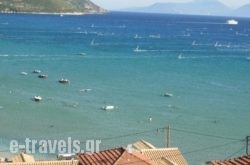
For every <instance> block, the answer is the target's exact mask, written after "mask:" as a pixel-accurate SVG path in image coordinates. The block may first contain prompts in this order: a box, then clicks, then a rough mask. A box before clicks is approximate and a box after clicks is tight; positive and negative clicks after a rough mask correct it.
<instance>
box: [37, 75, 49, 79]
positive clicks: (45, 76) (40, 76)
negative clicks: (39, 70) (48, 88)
mask: <svg viewBox="0 0 250 165" xmlns="http://www.w3.org/2000/svg"><path fill="white" fill-rule="evenodd" d="M38 77H39V78H43V79H45V78H47V77H48V75H46V74H40V75H38Z"/></svg>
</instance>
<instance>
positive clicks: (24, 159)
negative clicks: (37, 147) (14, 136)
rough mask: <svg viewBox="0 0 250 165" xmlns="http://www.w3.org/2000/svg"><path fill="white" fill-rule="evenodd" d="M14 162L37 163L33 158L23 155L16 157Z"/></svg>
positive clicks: (13, 159)
mask: <svg viewBox="0 0 250 165" xmlns="http://www.w3.org/2000/svg"><path fill="white" fill-rule="evenodd" d="M12 162H13V163H15V162H35V159H34V157H33V156H31V155H28V154H25V153H21V154H19V155H16V156H14V157H13V158H12Z"/></svg>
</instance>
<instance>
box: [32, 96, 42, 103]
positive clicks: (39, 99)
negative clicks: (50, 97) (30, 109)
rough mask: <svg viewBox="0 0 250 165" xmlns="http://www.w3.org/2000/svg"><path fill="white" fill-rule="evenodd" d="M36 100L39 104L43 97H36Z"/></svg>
mask: <svg viewBox="0 0 250 165" xmlns="http://www.w3.org/2000/svg"><path fill="white" fill-rule="evenodd" d="M34 100H35V101H37V102H39V101H41V100H42V97H41V96H34Z"/></svg>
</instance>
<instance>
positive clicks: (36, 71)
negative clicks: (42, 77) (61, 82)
mask: <svg viewBox="0 0 250 165" xmlns="http://www.w3.org/2000/svg"><path fill="white" fill-rule="evenodd" d="M32 73H41V71H40V70H33V72H32Z"/></svg>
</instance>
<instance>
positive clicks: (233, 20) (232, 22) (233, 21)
mask: <svg viewBox="0 0 250 165" xmlns="http://www.w3.org/2000/svg"><path fill="white" fill-rule="evenodd" d="M227 24H229V25H237V24H238V21H236V20H235V19H229V20H227Z"/></svg>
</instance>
